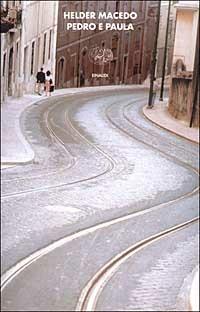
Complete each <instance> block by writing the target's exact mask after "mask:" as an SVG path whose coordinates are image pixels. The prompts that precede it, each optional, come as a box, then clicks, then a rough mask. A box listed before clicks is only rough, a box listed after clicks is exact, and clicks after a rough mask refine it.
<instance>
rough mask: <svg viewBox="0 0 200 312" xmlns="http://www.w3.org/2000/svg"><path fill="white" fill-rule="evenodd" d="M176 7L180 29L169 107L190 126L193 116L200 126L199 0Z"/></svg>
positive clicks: (176, 40)
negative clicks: (198, 69)
mask: <svg viewBox="0 0 200 312" xmlns="http://www.w3.org/2000/svg"><path fill="white" fill-rule="evenodd" d="M175 7H176V9H177V14H176V32H175V42H174V51H173V66H172V75H171V78H172V79H171V86H170V97H169V108H168V109H169V112H170V113H171V114H172V115H173V116H174V117H175V118H178V119H181V120H185V121H186V122H187V123H188V125H189V124H190V120H191V117H192V115H193V125H194V126H199V103H197V102H198V100H197V98H198V97H199V89H198V88H199V81H198V80H199V77H197V83H196V82H195V83H194V76H195V75H194V73H195V72H196V70H197V65H195V56H196V59H198V58H199V56H197V55H198V51H199V50H198V44H197V42H198V41H197V38H198V36H199V34H198V31H199V25H198V20H199V3H198V2H197V1H180V2H179V3H178V4H176V5H175ZM196 63H197V62H196ZM195 92H197V95H198V96H197V97H196V100H195V102H196V103H194V94H195ZM194 108H195V111H194Z"/></svg>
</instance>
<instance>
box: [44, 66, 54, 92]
mask: <svg viewBox="0 0 200 312" xmlns="http://www.w3.org/2000/svg"><path fill="white" fill-rule="evenodd" d="M52 83H53V81H52V76H51V72H50V70H47V72H46V80H45V91H46V96H48V95H51V85H52Z"/></svg>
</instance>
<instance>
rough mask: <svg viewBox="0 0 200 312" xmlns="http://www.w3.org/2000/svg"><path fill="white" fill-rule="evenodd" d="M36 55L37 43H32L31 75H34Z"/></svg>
mask: <svg viewBox="0 0 200 312" xmlns="http://www.w3.org/2000/svg"><path fill="white" fill-rule="evenodd" d="M34 53H35V41H33V42H32V46H31V75H33V66H34Z"/></svg>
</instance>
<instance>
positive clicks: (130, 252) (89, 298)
mask: <svg viewBox="0 0 200 312" xmlns="http://www.w3.org/2000/svg"><path fill="white" fill-rule="evenodd" d="M197 221H199V217H196V218H193V219H191V220H189V221H187V222H184V223H181V224H178V225H176V226H173V227H171V228H168V229H167V230H164V231H162V232H159V233H157V234H154V235H152V236H149V237H147V238H146V239H143V240H141V241H139V242H137V243H136V244H134V245H132V246H130V247H129V248H127V249H126V250H124V251H122V252H121V253H119V254H117V255H116V256H115V257H113V258H112V259H111V260H110V261H109V262H107V263H106V264H105V265H104V266H103V267H101V269H100V270H98V271H97V272H96V274H95V275H94V276H93V278H92V279H90V281H89V282H88V283H87V285H86V286H85V287H84V289H83V291H82V293H81V295H80V297H79V300H78V303H77V306H76V311H95V308H96V305H97V301H98V298H99V297H100V295H101V292H102V290H103V288H104V287H105V285H106V284H107V283H108V282H109V280H110V279H111V277H112V276H113V275H114V274H115V272H116V271H117V269H119V267H120V265H121V264H123V263H124V262H125V261H126V260H128V259H129V258H130V257H132V256H134V254H136V253H137V252H139V251H140V250H142V249H144V248H146V247H148V246H149V245H150V244H153V243H154V242H156V241H158V240H160V239H162V238H164V237H166V236H168V235H170V234H172V233H174V232H176V231H180V230H182V229H184V228H185V227H188V226H189V225H191V224H193V223H194V222H197Z"/></svg>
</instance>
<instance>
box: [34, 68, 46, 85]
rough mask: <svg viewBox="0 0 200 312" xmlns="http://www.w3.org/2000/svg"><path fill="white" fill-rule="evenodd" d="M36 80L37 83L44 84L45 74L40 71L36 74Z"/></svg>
mask: <svg viewBox="0 0 200 312" xmlns="http://www.w3.org/2000/svg"><path fill="white" fill-rule="evenodd" d="M36 78H37V82H40V83H45V73H43V72H42V71H40V72H38V73H37V76H36Z"/></svg>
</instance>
